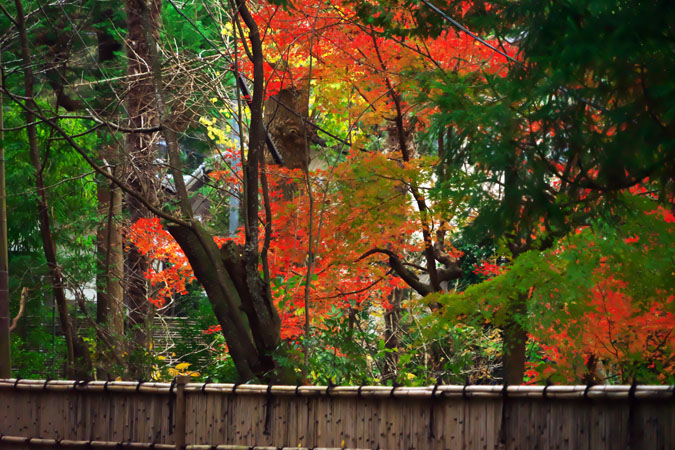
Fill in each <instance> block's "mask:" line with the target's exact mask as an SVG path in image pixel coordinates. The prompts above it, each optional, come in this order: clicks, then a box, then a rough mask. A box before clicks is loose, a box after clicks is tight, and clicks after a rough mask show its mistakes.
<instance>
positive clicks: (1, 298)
mask: <svg viewBox="0 0 675 450" xmlns="http://www.w3.org/2000/svg"><path fill="white" fill-rule="evenodd" d="M0 67H2V52H0ZM3 82H4V80H2V79H0V378H9V377H10V376H11V372H12V359H11V355H10V347H11V345H10V339H9V254H8V241H7V202H6V201H5V199H6V198H7V191H6V189H5V132H4V126H5V122H4V120H3V107H4V105H3V102H2V100H3V93H2V88H4V86H3V85H2V84H3Z"/></svg>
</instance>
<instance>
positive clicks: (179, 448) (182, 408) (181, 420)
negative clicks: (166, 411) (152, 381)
mask: <svg viewBox="0 0 675 450" xmlns="http://www.w3.org/2000/svg"><path fill="white" fill-rule="evenodd" d="M189 379H190V377H188V376H186V375H180V376H178V377H177V378H176V413H175V414H176V431H175V432H176V450H183V449H184V448H185V431H186V430H185V414H186V405H185V384H186V383H187V382H188V380H189Z"/></svg>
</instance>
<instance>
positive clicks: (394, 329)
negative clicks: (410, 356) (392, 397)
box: [382, 288, 405, 382]
mask: <svg viewBox="0 0 675 450" xmlns="http://www.w3.org/2000/svg"><path fill="white" fill-rule="evenodd" d="M404 293H405V291H404V290H403V289H400V288H394V290H393V291H391V294H390V295H389V303H391V308H390V309H388V310H387V311H386V312H385V313H384V347H385V348H386V349H388V350H391V352H389V353H387V354H385V357H384V370H383V373H382V381H383V382H384V381H387V380H394V381H396V377H397V375H398V359H399V340H398V336H399V333H400V332H401V330H400V328H401V323H400V322H401V300H403V294H404Z"/></svg>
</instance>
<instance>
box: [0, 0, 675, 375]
mask: <svg viewBox="0 0 675 450" xmlns="http://www.w3.org/2000/svg"><path fill="white" fill-rule="evenodd" d="M19 3H20V2H19ZM135 4H136V2H134V1H133V0H128V1H127V2H126V9H125V10H123V9H122V8H121V6H114V5H108V6H107V7H106V8H103V9H101V8H102V6H101V5H100V4H99V2H82V3H81V4H80V5H79V6H78V7H74V6H73V5H70V4H69V5H67V6H65V7H62V9H61V12H62V13H63V14H64V16H63V17H64V19H63V20H67V21H70V22H69V24H70V25H68V26H62V27H56V26H54V24H53V23H51V22H50V20H52V19H51V15H50V14H49V11H45V10H44V9H43V7H41V6H40V5H39V4H38V3H35V4H33V2H29V1H27V2H26V6H25V8H26V9H27V10H29V11H30V8H34V12H35V14H34V15H32V16H28V17H27V19H26V20H28V22H29V24H30V27H29V28H28V29H29V34H28V38H29V41H30V45H31V46H32V51H33V52H34V56H33V58H34V60H35V66H36V69H35V72H36V81H35V86H36V92H37V94H35V96H34V97H35V101H34V102H33V101H32V100H30V99H25V98H23V97H22V95H23V92H25V89H26V88H25V87H24V86H25V85H24V84H22V83H24V81H25V79H26V78H25V77H26V71H25V64H24V65H23V66H22V61H21V60H20V58H21V50H20V48H19V47H18V46H17V45H14V44H12V41H11V40H9V39H3V40H1V41H0V43H2V51H3V59H2V61H3V74H4V77H3V79H4V80H5V81H4V83H3V87H4V88H5V91H4V94H3V95H4V96H5V97H4V99H5V106H4V109H3V111H4V124H3V126H4V128H5V129H6V130H7V131H6V136H5V140H4V142H3V145H4V148H5V152H6V155H7V156H6V157H7V161H8V162H7V171H8V173H7V185H8V190H9V192H8V196H7V204H8V214H7V216H8V224H9V254H10V258H9V267H10V293H11V296H10V298H11V302H10V309H11V315H12V317H14V316H16V315H17V314H18V310H19V308H20V304H21V301H20V297H21V296H22V294H21V293H22V292H23V288H25V287H27V288H29V290H28V294H27V295H25V296H24V297H25V298H24V300H26V299H27V301H26V302H25V303H26V305H25V312H22V316H21V317H20V318H19V320H18V321H17V323H18V325H17V327H16V328H15V329H14V331H13V333H12V343H13V347H12V352H13V357H14V361H13V367H14V372H13V373H14V374H15V375H19V376H21V377H30V376H35V377H44V376H47V375H49V376H54V375H55V374H52V373H46V372H44V363H45V361H46V360H47V359H49V360H51V361H59V360H60V361H62V362H63V364H64V365H65V369H66V372H64V373H63V375H67V369H68V364H71V363H69V362H68V361H69V359H68V357H67V352H68V351H69V350H68V349H67V348H65V347H64V346H66V344H65V341H64V340H63V339H64V338H63V333H62V332H59V331H58V330H57V329H56V328H57V327H56V326H55V325H54V324H53V322H54V317H55V312H54V308H53V306H52V304H53V303H52V300H50V296H49V295H50V294H49V292H50V286H52V285H54V277H53V272H49V273H48V271H47V270H46V267H47V266H49V267H52V265H50V264H48V261H46V260H45V252H44V245H45V244H44V241H41V240H40V233H41V230H42V229H41V227H40V226H39V225H38V212H37V210H36V208H35V206H34V205H35V204H36V201H37V202H38V204H39V198H38V197H39V196H38V193H39V192H40V189H39V188H38V189H36V184H35V181H34V177H35V173H36V171H37V172H38V173H44V179H45V184H46V189H45V191H46V197H45V199H44V201H45V202H46V204H47V205H49V220H50V221H51V223H52V229H53V240H54V246H55V248H56V249H57V252H56V254H57V257H58V259H59V262H58V267H59V270H60V271H61V273H62V274H63V279H64V280H65V282H64V283H63V284H64V285H65V288H66V291H67V293H68V299H69V302H70V304H69V305H68V306H67V309H69V310H70V314H72V316H73V320H74V321H75V323H76V325H77V327H76V328H77V334H78V335H79V336H80V337H82V338H84V342H86V345H87V347H88V351H89V352H90V355H91V360H92V361H91V368H90V369H88V370H89V376H93V377H99V378H100V377H104V376H122V377H128V376H134V377H139V376H141V377H144V378H150V377H152V378H155V379H169V378H171V377H173V376H175V375H176V374H179V373H187V374H191V375H192V376H194V377H197V378H200V379H206V378H207V377H209V378H211V379H214V380H220V381H246V380H248V379H250V378H252V377H256V378H258V379H261V380H281V381H285V382H289V380H293V381H298V382H305V383H322V384H326V383H331V382H333V383H338V384H347V383H353V384H360V383H404V384H412V385H418V384H432V383H436V382H445V383H464V382H466V381H470V382H481V383H492V382H499V383H501V382H508V383H510V384H512V383H521V382H530V383H544V382H547V381H550V382H557V383H630V382H632V381H633V380H638V381H640V382H648V383H673V381H674V380H675V359H674V353H673V352H674V350H675V336H674V335H673V329H674V328H675V273H673V267H675V247H674V246H673V244H672V243H673V242H675V216H674V215H673V214H674V213H675V179H674V177H673V173H675V133H674V132H675V129H674V125H673V116H674V115H675V109H674V108H675V98H674V97H675V84H673V82H672V81H671V78H672V77H671V76H670V74H671V73H672V72H673V70H675V67H673V64H674V63H673V58H672V53H673V50H675V47H674V44H673V43H674V42H675V40H674V39H673V38H674V37H675V36H673V25H672V24H673V23H675V21H674V20H673V19H674V18H675V14H673V12H674V11H673V6H672V5H670V4H669V3H668V2H651V3H649V2H647V3H644V2H621V1H612V0H599V1H594V2H562V3H561V2H553V1H545V2H541V1H530V0H520V1H509V2H503V1H499V0H497V1H493V2H484V1H481V0H476V1H462V2H453V1H441V2H433V4H431V3H428V2H427V1H425V0H423V1H421V2H418V1H415V2H411V1H407V0H401V1H399V0H384V1H379V2H375V1H372V2H353V1H350V0H340V1H332V2H329V3H325V2H320V3H316V2H309V1H300V0H297V1H292V2H283V1H282V2H279V1H269V2H268V1H265V0H260V1H257V2H252V3H245V2H243V1H241V2H234V3H233V6H234V7H235V8H236V9H231V8H225V7H223V5H222V4H218V3H216V2H210V1H207V0H204V1H200V2H195V3H186V4H184V5H177V4H176V3H174V2H173V1H168V0H167V1H165V2H160V1H157V2H156V7H157V8H158V9H157V11H156V13H157V18H154V17H155V16H153V14H154V13H155V12H154V10H153V9H152V8H151V9H150V10H149V11H144V10H143V8H140V11H141V12H140V13H139V17H142V18H143V20H145V21H146V22H144V23H145V24H148V23H151V22H152V21H153V20H156V27H157V30H158V31H157V32H153V31H152V30H153V29H154V28H153V27H150V26H148V27H146V28H147V30H146V31H144V32H143V33H145V36H146V37H147V39H148V42H149V43H150V44H149V45H150V47H149V48H154V47H152V43H153V42H154V40H155V39H156V40H157V44H158V45H157V46H156V47H157V48H158V50H159V52H155V53H157V54H153V52H152V51H149V53H148V55H147V58H146V59H148V62H147V63H146V69H143V70H146V71H147V72H145V75H143V74H142V73H141V74H140V76H138V74H137V73H131V72H133V71H131V72H130V71H129V70H128V68H129V67H132V64H134V57H133V52H129V50H128V48H129V46H130V44H129V45H127V44H128V41H126V39H127V37H128V36H129V35H133V33H134V29H133V27H134V22H133V20H129V18H130V17H132V14H135V13H134V7H135V6H134V5H135ZM153 4H154V3H153ZM50 8H51V6H50ZM237 10H238V12H237ZM249 11H250V14H249ZM8 13H9V14H11V13H14V14H16V13H17V11H16V10H13V11H8ZM125 18H126V19H125ZM125 20H126V22H125ZM453 22H455V23H453ZM152 23H154V22H152ZM458 23H459V24H461V28H460V27H458V26H457V24H458ZM0 25H2V27H3V30H6V32H4V36H5V37H7V38H9V37H11V36H14V35H15V33H16V32H17V29H18V28H20V26H19V25H20V24H17V22H16V20H15V19H14V18H11V19H10V18H7V17H6V16H3V17H0ZM254 25H255V26H257V27H258V29H259V34H258V36H260V38H261V40H260V42H257V39H256V32H255V26H254ZM464 27H466V28H464ZM144 29H145V28H144ZM94 35H96V36H97V39H92V36H94ZM141 35H143V34H141ZM134 36H135V35H134ZM242 36H243V37H242ZM134 45H136V44H134ZM125 48H126V49H127V54H126V56H124V49H125ZM146 50H147V49H146ZM142 51H144V50H143V48H141V50H137V53H138V52H142ZM92 54H97V55H98V56H97V58H98V59H97V60H96V61H93V62H92V61H91V55H92ZM24 58H25V56H24ZM141 59H142V58H141ZM23 62H24V63H25V59H24V61H23ZM154 62H156V64H154ZM139 70H140V69H139ZM125 71H126V72H125ZM78 77H79V78H78ZM136 78H139V79H140V80H141V81H137V80H136ZM151 79H152V83H151V84H147V83H150V80H151ZM143 80H145V81H143ZM143 83H146V84H145V85H144V84H143ZM139 86H140V87H141V88H142V87H145V88H146V89H147V92H146V93H145V94H143V93H141V94H138V93H136V92H137V91H134V89H137V88H139ZM261 87H262V88H263V89H264V91H261V90H260V88H261ZM245 88H246V89H245ZM249 89H250V90H251V93H247V92H242V90H249ZM139 92H140V91H139ZM153 92H154V94H153ZM127 97H129V98H127ZM69 102H70V103H69ZM134 102H135V103H134ZM256 102H258V103H256ZM247 104H248V105H250V108H251V109H250V111H249V110H248V109H247ZM256 104H258V105H260V106H261V107H263V106H264V116H263V117H264V120H262V119H260V116H259V111H258V112H256V111H257V110H256ZM54 105H56V106H55V107H54ZM120 105H124V106H120ZM30 108H33V109H34V110H35V111H37V112H38V116H37V117H38V120H37V121H36V122H38V123H37V125H36V129H37V135H38V140H39V151H40V155H41V157H42V165H41V167H40V168H36V167H35V164H32V163H31V162H30V160H29V153H28V150H27V148H28V147H29V146H30V145H29V144H30V143H29V139H28V134H27V130H30V127H31V124H30V123H26V120H25V118H24V116H23V115H22V114H23V113H24V110H26V109H28V110H30ZM64 110H67V111H68V113H67V114H66V113H64ZM133 111H136V112H135V113H134V112H133ZM167 111H168V112H167ZM289 111H290V112H289ZM40 114H41V115H42V116H40ZM261 120H262V121H261ZM263 122H264V125H265V126H267V128H268V130H269V134H270V136H269V138H270V139H269V140H270V141H272V142H275V143H276V146H277V147H278V149H277V150H274V151H277V152H281V156H282V157H283V158H282V159H283V160H284V162H285V163H284V164H277V163H278V162H279V158H274V157H273V154H272V153H273V152H272V153H270V152H269V150H270V149H271V146H270V144H268V146H267V147H266V148H267V150H268V151H267V153H266V156H265V157H264V158H261V159H260V161H259V162H258V160H257V159H256V158H258V156H257V155H258V149H259V148H262V145H264V144H263V142H264V140H265V139H264V138H263V137H261V135H259V133H258V131H259V130H260V129H261V128H258V127H259V126H260V127H261V126H262V125H263ZM153 127H154V128H153ZM239 130H243V132H242V133H240V132H239ZM172 133H177V141H176V142H175V144H177V145H175V146H174V141H173V138H172ZM134 145H136V147H134ZM257 146H260V147H257ZM289 149H290V150H289ZM75 150H77V151H75ZM172 151H175V152H176V153H177V154H179V156H180V158H178V159H176V158H175V156H176V155H175V154H173V155H172V154H171V152H172ZM83 157H86V158H88V161H85V160H84V159H83ZM92 165H93V167H94V168H93V169H92ZM38 169H39V170H38ZM181 170H182V173H181ZM258 170H259V171H260V173H259V176H258V173H257V171H258ZM108 173H109V174H110V175H106V174H108ZM251 174H253V175H251ZM179 175H182V176H179ZM252 180H253V181H252ZM181 181H182V182H181ZM254 181H255V182H254ZM183 185H184V186H183ZM117 186H118V187H119V189H121V190H122V191H123V192H124V201H123V200H122V197H121V196H122V193H121V191H120V192H118V193H117V194H115V192H116V191H115V189H118V187H117ZM181 186H182V187H181ZM183 189H184V190H185V192H184V193H183V192H182V190H183ZM106 192H110V194H109V197H106V195H108V194H105V193H106ZM115 195H118V196H120V197H115ZM115 198H118V203H115V201H114V199H115ZM139 199H140V200H139ZM139 202H140V204H141V206H138V205H137V203H139ZM252 202H253V203H255V205H253V204H252ZM251 214H254V215H255V217H251ZM181 227H183V228H181ZM186 230H188V231H186ZM97 233H98V234H97ZM114 233H119V235H118V236H119V238H118V239H119V242H120V243H119V244H115V242H117V241H115V240H114V239H113V237H112V236H113V234H114ZM186 233H187V234H186ZM190 233H193V234H190ZM106 236H107V240H106ZM191 236H192V237H191ZM190 239H193V240H192V241H190ZM207 241H208V242H207ZM190 242H191V243H192V244H191V245H188V243H190ZM194 243H199V246H198V248H197V247H196V246H195V245H193V244H194ZM214 244H215V245H214ZM116 252H118V253H116ZM136 253H137V254H138V255H140V256H139V257H141V258H143V259H144V261H145V265H134V264H132V263H131V262H130V261H132V260H133V259H131V257H130V256H129V255H132V254H136ZM115 255H117V258H118V259H115V258H116V256H115ZM214 255H216V256H214ZM208 258H211V259H210V260H209V259H208ZM213 258H216V259H218V261H217V262H218V264H222V267H221V266H219V265H218V264H215V262H214V259H213ZM115 261H118V264H117V265H116V263H115ZM209 261H210V262H209ZM196 263H198V264H196ZM140 267H142V269H139V268H140ZM209 269H212V270H213V272H212V273H209ZM50 276H51V278H50ZM102 280H103V281H102ZM228 280H229V281H228ZM115 283H118V284H119V285H120V288H119V290H116V288H115V287H113V285H114V284H115ZM139 283H140V285H142V287H143V289H142V292H140V293H139V291H138V285H139ZM134 286H135V287H134ZM87 289H88V290H90V291H95V293H96V295H87V294H86V293H85V291H86V290H87ZM218 289H220V290H221V291H223V292H225V295H224V297H223V298H224V300H223V299H219V298H215V297H216V295H215V294H214V293H217V292H220V291H218ZM228 289H230V290H229V291H228ZM233 292H234V294H233ZM244 292H250V295H251V299H248V298H247V295H244V294H243V293H244ZM139 296H140V297H139ZM113 297H115V298H117V299H118V303H119V305H120V306H119V310H115V309H114V308H113V307H112V306H109V305H111V304H112V303H105V302H111V301H112V300H110V298H113ZM103 298H106V299H107V300H105V302H104V301H103V300H101V299H103ZM137 298H140V299H141V300H142V301H143V303H144V304H146V306H144V307H143V308H141V309H143V314H145V316H144V317H145V319H143V320H137V319H135V318H134V317H135V316H134V314H135V313H137V312H138V311H137V310H138V309H139V308H138V306H137V303H135V302H137V300H136V299H137ZM0 300H1V299H0ZM249 300H250V301H251V303H250V304H249V303H247V302H248V301H249ZM267 301H269V305H271V308H273V309H274V310H275V311H276V313H278V316H279V317H278V320H279V321H280V326H279V329H278V330H277V329H274V328H275V326H273V325H270V326H265V324H274V323H275V320H276V315H275V313H271V314H270V315H269V317H268V316H266V315H265V314H267V313H269V311H268V312H267V313H265V312H264V311H263V312H261V311H262V310H263V309H264V308H263V307H261V306H260V305H261V303H265V302H267ZM236 302H240V303H236ZM104 303H105V304H106V305H108V306H106V308H107V309H106V308H104V309H102V308H101V306H100V305H102V304H104ZM150 305H152V309H150ZM237 305H239V306H237ZM269 305H268V306H269ZM50 308H51V310H50ZM21 309H24V308H23V307H21ZM61 316H63V312H61ZM153 316H154V319H152V317H153ZM239 316H241V317H239ZM228 317H231V318H232V320H233V321H232V322H228ZM240 319H241V320H240ZM47 322H52V325H51V329H50V328H48V327H47V326H46V323H47ZM228 323H229V324H231V328H232V329H234V328H236V329H237V332H241V334H239V335H237V334H236V333H234V332H232V331H231V329H230V328H228V327H229V325H227V324H228ZM115 324H117V325H115ZM242 327H243V328H242ZM246 327H249V328H246ZM261 329H262V331H261ZM48 330H50V331H48ZM139 330H144V331H143V332H142V333H141V334H140V335H139ZM266 333H269V335H266ZM275 333H276V335H275ZM242 335H245V336H252V342H254V344H252V347H255V348H254V350H255V351H254V353H255V352H257V353H256V358H258V357H259V358H260V361H262V362H260V364H258V365H256V364H253V365H251V367H244V366H243V365H242V363H241V357H240V356H241V355H242V354H243V353H242V352H244V350H242V348H245V347H246V346H245V345H243V346H242V342H240V341H241V336H242ZM139 336H141V338H140V339H139ZM237 336H239V337H237ZM240 347H241V348H240ZM56 375H61V374H56Z"/></svg>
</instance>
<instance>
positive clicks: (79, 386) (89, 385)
mask: <svg viewBox="0 0 675 450" xmlns="http://www.w3.org/2000/svg"><path fill="white" fill-rule="evenodd" d="M0 389H17V390H33V391H54V392H68V391H76V392H126V393H144V394H168V393H169V392H170V391H171V390H172V387H171V383H159V382H144V381H90V382H85V381H70V380H23V379H18V380H17V379H4V380H3V379H0ZM185 392H186V393H195V392H199V393H217V394H241V395H246V394H249V395H259V394H265V395H267V394H272V395H275V396H286V395H290V396H300V397H316V396H323V397H359V398H365V397H371V398H385V397H394V398H432V397H447V398H500V397H505V396H506V397H512V398H560V399H575V398H576V399H579V398H589V399H596V400H600V399H617V400H619V399H628V398H629V397H632V398H636V399H669V398H672V399H675V386H654V385H636V386H630V385H595V386H586V385H564V386H557V385H550V386H506V387H505V386H501V385H489V386H486V385H467V386H462V385H439V386H421V387H401V386H399V387H392V386H286V385H260V384H230V383H224V384H221V383H187V384H186V385H185Z"/></svg>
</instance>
